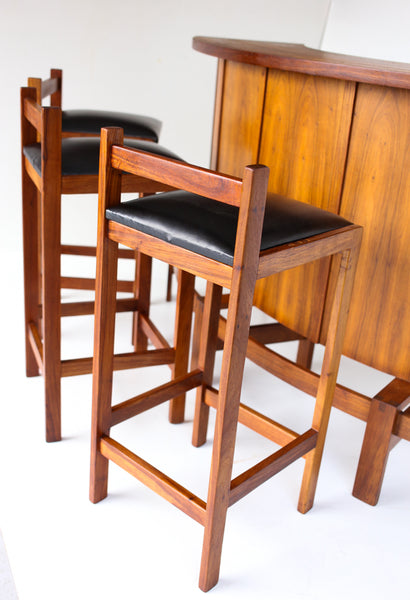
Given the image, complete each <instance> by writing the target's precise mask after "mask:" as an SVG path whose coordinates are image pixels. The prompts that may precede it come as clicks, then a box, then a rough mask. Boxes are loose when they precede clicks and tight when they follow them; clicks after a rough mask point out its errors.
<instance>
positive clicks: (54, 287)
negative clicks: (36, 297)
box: [41, 182, 61, 442]
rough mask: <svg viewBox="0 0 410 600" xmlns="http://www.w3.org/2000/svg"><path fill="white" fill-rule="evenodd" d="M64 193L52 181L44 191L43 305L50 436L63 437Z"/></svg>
mask: <svg viewBox="0 0 410 600" xmlns="http://www.w3.org/2000/svg"><path fill="white" fill-rule="evenodd" d="M60 229H61V196H60V190H59V189H57V185H53V182H50V185H49V186H45V185H44V186H43V193H42V231H41V234H42V249H41V269H42V283H43V285H42V305H43V375H44V383H45V408H46V440H47V442H55V441H59V440H60V439H61V298H60V295H61V291H60V237H61V231H60Z"/></svg>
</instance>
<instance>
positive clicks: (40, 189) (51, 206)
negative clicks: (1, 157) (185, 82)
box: [21, 88, 177, 442]
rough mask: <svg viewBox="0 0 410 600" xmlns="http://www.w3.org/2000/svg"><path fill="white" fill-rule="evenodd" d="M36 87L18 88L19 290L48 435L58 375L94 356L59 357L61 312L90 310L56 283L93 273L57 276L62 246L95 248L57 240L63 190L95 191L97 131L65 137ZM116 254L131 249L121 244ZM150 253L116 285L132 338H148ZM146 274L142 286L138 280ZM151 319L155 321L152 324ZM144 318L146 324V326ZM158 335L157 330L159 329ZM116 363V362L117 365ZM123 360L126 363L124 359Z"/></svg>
mask: <svg viewBox="0 0 410 600" xmlns="http://www.w3.org/2000/svg"><path fill="white" fill-rule="evenodd" d="M36 98H37V95H36V90H35V89H34V88H22V90H21V132H22V135H21V141H22V144H21V157H22V200H23V211H22V212H23V247H24V294H25V322H26V328H25V332H26V373H27V376H29V377H33V376H36V375H39V374H40V373H41V374H42V375H43V376H44V380H45V406H46V440H47V441H50V442H51V441H57V440H60V439H61V382H60V379H61V377H65V376H69V375H80V374H84V373H91V370H92V357H85V358H81V359H79V358H73V359H70V360H64V361H62V360H61V324H60V319H61V317H63V316H73V315H87V314H93V312H94V302H93V301H80V302H65V303H63V304H62V303H61V289H62V288H74V289H88V290H93V289H94V286H95V279H93V278H92V279H91V278H80V277H61V267H60V258H61V254H63V253H66V254H74V255H88V256H93V255H94V256H95V254H96V249H95V248H92V247H89V246H62V245H61V240H60V229H61V195H62V194H90V193H94V194H96V193H97V191H98V163H99V145H100V140H99V138H98V137H85V138H82V137H74V138H68V139H62V125H61V124H62V111H61V108H58V107H42V106H41V105H40V104H38V103H37V102H36ZM127 143H128V144H130V145H132V146H133V147H136V148H141V149H145V150H149V151H151V152H155V153H157V154H162V155H165V156H172V157H174V158H177V156H176V155H175V154H174V153H172V152H170V151H169V150H167V149H166V148H163V147H162V146H160V145H159V144H157V143H154V142H150V141H145V140H128V141H127ZM160 189H161V186H160V185H158V186H156V185H153V183H152V182H147V181H146V180H142V179H141V178H136V177H133V176H128V177H125V178H124V180H123V191H132V192H135V193H136V192H138V193H140V194H144V193H147V192H149V193H153V192H154V193H155V192H156V191H158V190H160ZM121 256H122V257H125V258H132V259H135V257H136V254H135V252H133V251H130V250H122V251H121ZM150 260H151V259H149V258H148V257H142V256H137V266H136V278H135V281H121V282H119V284H118V289H119V291H123V292H124V291H125V292H130V293H131V297H129V298H122V299H119V300H118V304H117V310H118V311H130V310H131V311H135V314H136V315H137V318H136V319H135V320H134V335H133V342H134V345H135V346H136V347H137V348H144V347H145V346H146V339H147V338H146V334H145V333H144V331H143V326H142V314H144V319H145V321H144V322H148V320H149V289H148V290H147V285H149V283H148V282H149V278H150V273H151V262H150ZM142 280H143V283H144V285H143V287H142V286H141V284H140V282H141V281H142ZM152 326H153V325H152ZM147 327H148V325H147V324H146V328H147ZM157 338H158V343H161V336H160V334H159V332H158V336H157ZM119 368H120V366H119ZM123 368H125V367H123Z"/></svg>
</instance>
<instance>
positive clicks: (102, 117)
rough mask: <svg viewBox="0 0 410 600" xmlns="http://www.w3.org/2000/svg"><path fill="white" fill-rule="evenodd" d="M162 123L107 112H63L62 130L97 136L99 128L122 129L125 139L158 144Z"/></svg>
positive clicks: (150, 118)
mask: <svg viewBox="0 0 410 600" xmlns="http://www.w3.org/2000/svg"><path fill="white" fill-rule="evenodd" d="M161 126H162V123H161V121H158V119H153V118H152V117H146V116H143V115H134V114H131V113H123V112H113V111H108V110H63V125H62V130H63V131H64V132H70V133H91V134H97V135H99V133H100V131H101V127H122V128H123V129H124V136H125V137H127V136H128V137H140V138H143V139H146V140H150V141H152V142H158V139H159V134H160V131H161Z"/></svg>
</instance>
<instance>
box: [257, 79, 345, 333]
mask: <svg viewBox="0 0 410 600" xmlns="http://www.w3.org/2000/svg"><path fill="white" fill-rule="evenodd" d="M354 93H355V84H354V83H352V82H346V81H338V80H333V79H326V78H319V77H314V76H308V75H303V74H298V73H291V72H281V71H276V70H274V69H271V70H269V75H268V83H267V90H266V99H265V107H264V115H263V129H262V140H261V149H260V153H259V157H258V161H259V162H260V163H262V164H266V165H267V166H268V167H269V168H270V178H269V191H270V192H273V193H278V194H283V195H285V196H288V197H290V198H295V199H296V200H299V201H302V202H308V203H309V204H313V205H315V206H318V207H320V208H323V209H325V210H330V211H333V212H338V210H339V204H340V197H341V192H342V184H343V176H344V166H345V160H346V154H347V147H348V142H349V134H350V123H351V118H352V111H353V103H354ZM328 273H329V260H328V259H322V260H320V261H318V262H315V263H312V264H309V265H305V266H302V267H297V268H295V269H293V270H292V271H289V272H286V273H281V274H279V275H272V276H271V277H268V278H266V279H264V280H262V281H259V282H258V283H257V286H256V291H255V304H256V306H257V307H258V308H260V309H261V310H263V311H264V312H266V313H267V314H269V315H270V316H272V317H274V318H276V319H277V320H278V321H280V322H281V323H282V324H283V325H285V326H286V327H289V328H290V329H292V330H293V331H296V332H297V333H299V334H301V335H303V336H304V337H307V338H308V339H309V340H311V341H315V342H317V341H318V339H319V335H320V329H321V315H322V312H323V309H324V302H325V294H326V288H327V279H328Z"/></svg>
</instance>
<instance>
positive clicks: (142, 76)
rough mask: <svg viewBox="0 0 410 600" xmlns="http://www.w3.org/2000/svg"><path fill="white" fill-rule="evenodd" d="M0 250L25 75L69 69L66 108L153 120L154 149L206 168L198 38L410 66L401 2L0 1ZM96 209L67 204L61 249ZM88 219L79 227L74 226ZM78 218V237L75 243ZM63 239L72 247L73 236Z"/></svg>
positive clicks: (13, 208) (12, 190)
mask: <svg viewBox="0 0 410 600" xmlns="http://www.w3.org/2000/svg"><path fill="white" fill-rule="evenodd" d="M1 2H2V3H3V6H2V7H1V13H0V56H2V69H1V71H2V72H1V80H2V89H1V94H0V109H1V110H0V127H1V133H2V140H3V144H1V145H0V164H1V179H2V191H3V193H2V194H1V199H0V202H1V214H2V219H4V220H6V221H7V228H6V231H5V235H4V229H3V235H2V236H1V238H0V247H4V248H8V249H9V250H10V248H15V249H16V250H19V248H20V245H21V244H20V231H21V225H20V222H21V214H20V164H19V160H20V159H19V135H20V133H19V87H20V86H21V85H24V84H25V82H26V79H27V76H28V75H31V76H39V77H45V76H46V75H47V73H48V71H49V69H50V67H57V68H62V69H63V70H64V95H63V103H64V106H65V107H66V108H78V107H87V108H88V107H96V108H109V109H118V110H125V111H130V112H136V113H141V114H149V115H152V116H154V117H157V118H159V119H161V120H162V121H163V123H164V125H163V130H162V134H161V142H162V143H163V144H164V145H165V146H167V147H169V148H170V149H172V150H174V151H175V152H177V153H178V154H180V155H181V156H182V157H184V158H185V159H186V160H188V161H190V162H194V163H197V164H201V165H203V166H207V165H208V161H209V153H210V139H211V123H212V114H213V100H214V87H215V86H214V84H215V71H216V59H214V58H212V57H210V56H206V55H203V54H200V53H198V52H195V51H194V50H193V49H192V47H191V44H192V37H193V36H194V35H207V36H221V37H236V38H247V39H260V40H274V41H289V42H297V43H304V44H307V45H309V46H312V47H316V48H320V47H322V48H324V49H328V50H333V51H341V52H347V53H349V52H350V53H353V54H358V55H366V56H375V57H380V58H386V59H391V60H403V61H408V62H410V42H409V35H408V31H409V25H410V2H409V1H408V0H389V1H388V2H387V1H381V0H333V1H329V0H287V1H286V2H283V1H282V0H253V1H252V3H249V2H248V1H245V0H224V2H221V1H220V0H207V1H206V2H204V1H203V0H174V1H171V0H118V2H116V3H113V2H111V1H109V0H98V1H97V0H70V2H62V1H60V0H39V1H38V2H32V1H31V0H14V2H7V3H6V0H1ZM94 204H95V202H94V200H91V199H90V198H86V199H83V200H81V199H77V200H74V198H71V199H70V200H69V201H67V200H66V201H65V202H64V204H63V209H64V213H63V216H64V218H65V223H66V226H65V227H64V228H63V239H64V241H67V242H68V241H75V239H77V238H80V237H81V235H83V234H85V235H86V239H83V241H85V242H86V243H92V242H93V240H94V231H92V230H91V229H89V223H90V219H92V218H93V216H92V215H93V210H94ZM79 209H81V210H82V212H83V214H84V218H83V221H84V227H83V228H82V227H81V220H80V221H79V220H78V218H77V215H78V212H77V211H78V210H79ZM73 219H75V221H76V224H77V225H76V227H77V229H78V236H77V238H75V239H73V235H72V233H71V234H70V236H68V235H67V234H66V231H68V230H71V231H72V223H73ZM68 237H69V238H70V239H68Z"/></svg>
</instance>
